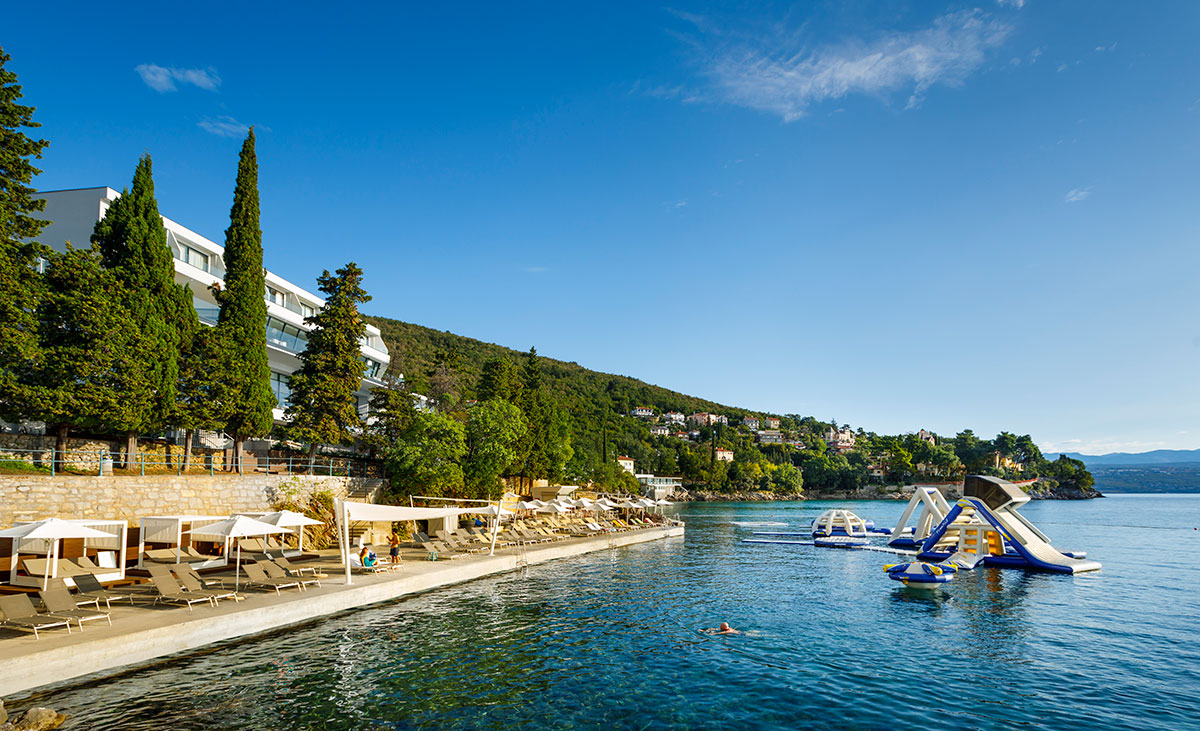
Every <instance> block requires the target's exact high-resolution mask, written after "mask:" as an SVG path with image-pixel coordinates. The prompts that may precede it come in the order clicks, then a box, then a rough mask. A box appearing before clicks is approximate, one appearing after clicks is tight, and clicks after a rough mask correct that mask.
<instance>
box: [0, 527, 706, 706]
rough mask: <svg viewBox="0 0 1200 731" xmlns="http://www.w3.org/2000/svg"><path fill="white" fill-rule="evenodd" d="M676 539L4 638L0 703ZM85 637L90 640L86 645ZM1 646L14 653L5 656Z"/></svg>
mask: <svg viewBox="0 0 1200 731" xmlns="http://www.w3.org/2000/svg"><path fill="white" fill-rule="evenodd" d="M683 535H684V528H683V526H668V527H665V528H649V529H643V530H639V531H634V532H630V533H615V534H611V535H607V536H597V537H593V538H583V539H573V540H569V541H564V542H561V543H549V544H540V545H533V546H528V547H526V548H524V549H522V550H521V551H512V550H509V551H505V552H503V553H499V552H498V553H497V555H495V556H478V557H471V558H466V559H462V560H456V561H450V560H446V561H440V562H437V564H434V566H436V569H435V570H428V571H421V572H419V573H417V572H414V573H413V574H411V575H407V576H406V575H404V574H403V571H404V570H403V569H402V570H401V571H402V572H401V574H400V575H399V576H393V577H388V578H384V579H375V580H372V579H370V578H367V579H366V580H365V581H364V580H362V579H361V578H360V577H355V578H356V580H359V581H361V582H362V583H356V584H353V585H350V586H346V585H345V584H344V583H339V582H342V581H343V579H342V578H341V576H330V577H329V578H328V579H326V580H325V588H324V589H323V590H318V589H314V590H311V591H308V592H303V593H299V592H291V593H288V594H284V595H283V596H281V597H275V596H274V595H271V596H269V597H266V598H267V599H269V601H267V602H259V601H255V602H254V606H251V607H246V608H240V607H239V608H227V609H225V610H224V611H222V609H221V608H218V609H217V610H213V609H211V608H208V607H205V606H198V607H196V609H195V610H194V611H192V612H188V610H186V609H182V608H181V609H175V610H171V611H170V612H169V615H170V616H169V618H170V619H171V620H174V621H169V622H168V621H165V619H166V618H167V614H168V612H163V613H162V615H161V617H162V618H163V619H164V621H159V622H157V623H153V624H154V626H150V627H132V626H131V627H129V628H128V631H122V627H121V624H122V619H126V620H127V619H129V618H128V617H126V618H122V619H117V618H114V621H113V626H112V628H111V630H116V631H107V632H99V631H97V629H100V628H98V627H96V626H95V625H89V627H88V629H87V630H86V631H85V633H83V634H82V635H80V636H79V639H78V640H75V639H73V638H71V639H67V640H66V641H65V642H64V641H62V640H59V641H57V642H49V643H48V644H50V645H52V646H49V647H46V648H45V649H41V648H39V647H37V644H38V643H47V642H48V640H49V639H50V638H49V636H47V637H44V638H43V639H41V640H34V639H33V636H32V635H29V636H28V637H29V642H30V643H34V644H33V645H30V644H27V643H21V647H20V648H19V649H18V648H17V647H15V646H12V645H10V641H11V639H12V638H10V637H7V636H6V637H3V638H0V664H3V665H8V663H19V665H15V666H10V668H9V671H8V672H4V673H0V697H3V698H8V697H11V696H17V695H18V694H25V695H33V694H35V692H41V691H43V690H46V689H49V688H50V687H51V686H61V687H65V686H68V685H74V684H79V683H84V682H92V681H95V680H97V679H99V678H102V677H104V676H105V675H115V674H120V673H125V672H128V671H130V670H133V669H135V668H137V667H138V666H143V665H150V664H154V663H155V661H160V660H161V659H162V658H165V657H167V656H170V655H178V654H180V653H188V652H193V651H200V650H203V649H212V648H213V647H214V646H216V645H220V644H222V643H226V642H230V641H232V640H238V639H247V638H251V637H253V636H255V635H260V634H264V633H268V632H273V631H276V630H279V629H283V628H286V627H288V626H291V625H296V624H300V623H304V622H310V621H313V620H318V619H322V618H326V617H330V616H333V615H336V614H338V613H341V612H345V611H348V610H351V609H355V608H358V607H364V606H368V605H372V604H380V603H383V602H388V601H392V600H396V599H401V598H403V597H407V596H412V595H415V594H420V593H423V592H427V591H431V590H433V589H439V588H442V587H447V586H452V585H455V584H461V583H464V582H467V581H471V580H474V579H479V578H483V577H486V576H495V575H498V574H503V573H507V572H511V571H515V570H517V569H519V568H522V567H525V566H532V565H535V564H541V563H546V562H547V561H554V560H558V559H563V558H571V557H573V556H581V555H584V554H587V553H594V552H596V551H602V550H605V549H610V548H619V547H621V546H630V545H634V544H638V543H646V542H649V541H655V540H661V539H664V538H672V537H678V536H683ZM413 563H416V562H408V565H411V564H413ZM422 568H424V567H422ZM256 599H257V597H256ZM243 603H248V602H243ZM227 604H228V603H227ZM224 606H225V605H224V604H223V605H222V607H224ZM130 624H131V625H132V624H135V623H134V622H130ZM103 629H104V630H109V629H110V628H108V627H104V628H103ZM77 632H78V631H77ZM88 633H91V634H92V637H94V639H91V638H89V637H88V636H87V635H88ZM96 635H102V636H96ZM18 642H19V640H18ZM6 645H9V646H10V647H11V649H12V650H17V651H16V652H15V653H14V652H9V651H6ZM15 668H19V672H12V670H13V669H15Z"/></svg>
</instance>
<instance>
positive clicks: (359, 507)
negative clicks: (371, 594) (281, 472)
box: [335, 500, 499, 584]
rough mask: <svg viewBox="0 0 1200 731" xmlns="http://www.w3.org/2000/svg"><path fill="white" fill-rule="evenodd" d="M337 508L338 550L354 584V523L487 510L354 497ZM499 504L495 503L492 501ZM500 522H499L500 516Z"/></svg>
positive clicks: (433, 516)
mask: <svg viewBox="0 0 1200 731" xmlns="http://www.w3.org/2000/svg"><path fill="white" fill-rule="evenodd" d="M335 507H336V510H337V521H338V524H337V534H338V549H339V550H340V551H341V556H342V564H343V565H344V566H345V567H346V583H347V584H352V583H354V581H353V577H352V576H351V574H350V553H349V551H350V524H351V523H353V522H355V521H359V522H364V523H403V522H407V521H410V520H432V519H437V518H449V517H456V516H459V515H466V514H468V513H476V514H478V513H483V512H486V509H481V508H477V507H476V508H414V507H405V506H403V505H377V504H375V503H358V502H354V501H352V500H337V501H335ZM492 507H495V504H494V503H493V504H492ZM496 517H497V522H499V516H496ZM495 552H496V529H495V527H493V529H492V553H493V554H494V553H495Z"/></svg>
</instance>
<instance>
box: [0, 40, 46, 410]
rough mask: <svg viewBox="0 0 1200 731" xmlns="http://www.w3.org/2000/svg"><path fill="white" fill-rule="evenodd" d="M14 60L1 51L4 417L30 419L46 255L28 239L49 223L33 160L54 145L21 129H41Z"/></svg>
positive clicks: (0, 396)
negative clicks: (41, 261)
mask: <svg viewBox="0 0 1200 731" xmlns="http://www.w3.org/2000/svg"><path fill="white" fill-rule="evenodd" d="M10 58H11V57H10V56H9V55H8V54H7V53H5V52H4V49H3V48H0V292H2V293H3V294H2V295H0V418H3V419H6V420H10V421H20V420H23V419H28V418H29V416H30V415H29V411H30V409H31V408H32V406H31V399H32V398H33V396H32V394H31V393H30V392H29V390H28V388H29V386H28V382H27V381H26V380H24V379H23V378H22V375H21V372H22V371H27V370H28V369H29V368H31V367H33V366H34V364H35V361H36V360H37V354H38V342H37V335H36V332H37V319H36V315H35V311H36V309H37V306H38V301H39V299H40V295H41V285H42V279H41V278H40V277H38V276H35V274H34V270H35V268H36V266H37V260H38V258H39V257H41V256H44V255H45V250H44V249H43V248H42V247H41V246H39V245H38V244H35V243H32V242H30V241H29V240H30V239H33V238H36V237H37V235H38V233H40V232H41V230H42V227H43V226H45V225H46V224H47V223H48V222H47V221H43V220H40V219H38V218H35V217H34V216H33V214H34V213H37V212H38V211H41V210H42V209H43V208H45V206H46V202H45V201H43V200H38V199H35V198H33V197H32V193H33V192H34V191H33V188H32V187H30V185H29V184H30V183H31V182H33V176H35V175H37V174H38V173H40V172H41V170H39V169H37V168H36V167H34V165H33V163H32V162H30V160H31V159H37V158H40V157H41V156H42V150H44V149H46V146H47V145H48V144H50V143H49V142H47V141H46V140H35V139H31V138H30V137H28V136H27V135H26V134H25V133H24V132H23V131H22V130H24V129H34V128H37V127H40V126H41V125H40V124H39V123H37V122H35V121H33V112H34V108H33V107H30V106H26V105H24V104H20V103H19V100H20V99H21V96H22V94H21V86H20V85H19V84H18V83H17V75H16V74H15V73H14V72H12V71H10V70H8V69H7V68H5V64H7V63H8V61H9V60H10Z"/></svg>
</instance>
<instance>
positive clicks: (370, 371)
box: [359, 356, 383, 378]
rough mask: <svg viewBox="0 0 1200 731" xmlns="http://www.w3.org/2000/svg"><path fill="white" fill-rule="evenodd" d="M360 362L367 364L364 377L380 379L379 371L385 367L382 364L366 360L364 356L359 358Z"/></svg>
mask: <svg viewBox="0 0 1200 731" xmlns="http://www.w3.org/2000/svg"><path fill="white" fill-rule="evenodd" d="M359 360H361V361H362V362H363V363H366V364H367V368H366V370H364V371H363V375H364V376H366V377H367V378H378V377H379V369H380V368H381V367H383V364H382V363H380V362H379V361H377V360H372V359H370V358H364V357H362V356H359Z"/></svg>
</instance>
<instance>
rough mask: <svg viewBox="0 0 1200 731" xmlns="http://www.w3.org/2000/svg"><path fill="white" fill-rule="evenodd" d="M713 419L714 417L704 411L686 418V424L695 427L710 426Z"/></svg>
mask: <svg viewBox="0 0 1200 731" xmlns="http://www.w3.org/2000/svg"><path fill="white" fill-rule="evenodd" d="M715 418H716V416H714V415H713V414H710V413H708V412H706V411H697V412H696V413H694V414H692V415H691V416H689V417H688V422H689V423H692V424H695V425H696V426H710V425H711V424H712V423H713V419H715Z"/></svg>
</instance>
